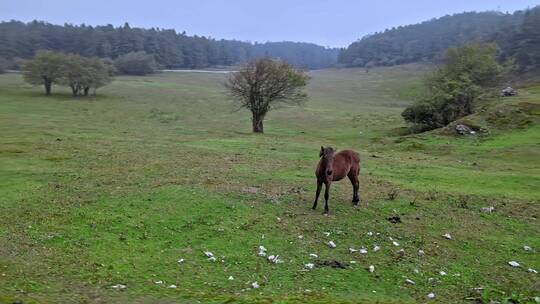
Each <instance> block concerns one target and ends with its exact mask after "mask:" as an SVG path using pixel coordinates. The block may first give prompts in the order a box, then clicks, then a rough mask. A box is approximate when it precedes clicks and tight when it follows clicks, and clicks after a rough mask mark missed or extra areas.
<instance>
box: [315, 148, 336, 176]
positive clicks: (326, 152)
mask: <svg viewBox="0 0 540 304" xmlns="http://www.w3.org/2000/svg"><path fill="white" fill-rule="evenodd" d="M335 153H336V150H335V149H334V148H332V147H326V148H325V147H323V146H321V151H320V152H319V156H320V157H321V162H322V165H323V166H324V168H325V171H326V172H325V173H326V175H327V176H330V175H332V163H333V162H334V155H335Z"/></svg>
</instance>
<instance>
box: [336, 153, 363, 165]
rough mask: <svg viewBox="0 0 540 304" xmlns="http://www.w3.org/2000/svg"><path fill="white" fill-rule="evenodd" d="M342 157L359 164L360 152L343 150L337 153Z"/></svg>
mask: <svg viewBox="0 0 540 304" xmlns="http://www.w3.org/2000/svg"><path fill="white" fill-rule="evenodd" d="M338 154H339V155H341V156H343V157H344V158H347V159H349V161H350V162H351V163H354V164H360V154H359V153H358V152H356V151H353V150H343V151H340V152H339V153H338Z"/></svg>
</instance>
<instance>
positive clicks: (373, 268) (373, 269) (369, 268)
mask: <svg viewBox="0 0 540 304" xmlns="http://www.w3.org/2000/svg"><path fill="white" fill-rule="evenodd" d="M368 271H369V272H371V273H373V272H375V266H373V265H369V267H368Z"/></svg>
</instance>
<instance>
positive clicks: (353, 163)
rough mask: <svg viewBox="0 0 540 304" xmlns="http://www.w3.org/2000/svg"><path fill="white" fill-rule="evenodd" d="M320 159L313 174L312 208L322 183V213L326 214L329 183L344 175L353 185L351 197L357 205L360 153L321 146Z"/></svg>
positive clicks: (314, 206) (340, 178) (317, 198)
mask: <svg viewBox="0 0 540 304" xmlns="http://www.w3.org/2000/svg"><path fill="white" fill-rule="evenodd" d="M319 157H321V160H320V161H319V164H318V165H317V170H316V171H315V175H316V176H317V193H316V194H315V202H314V203H313V208H312V209H313V210H315V209H316V208H317V201H318V200H319V194H321V188H322V184H323V183H324V185H325V188H326V189H325V192H324V200H325V203H324V214H328V196H329V191H330V184H332V182H333V181H339V180H342V179H343V178H344V177H345V176H347V177H349V180H350V181H351V183H352V185H353V198H352V202H353V204H354V205H355V206H358V203H359V202H360V197H359V196H358V189H359V187H360V181H359V180H358V175H359V174H360V154H358V153H356V152H354V151H352V150H343V151H340V152H339V153H336V150H334V149H333V148H332V147H326V148H325V147H322V146H321V152H320V153H319Z"/></svg>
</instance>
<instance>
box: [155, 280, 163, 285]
mask: <svg viewBox="0 0 540 304" xmlns="http://www.w3.org/2000/svg"><path fill="white" fill-rule="evenodd" d="M154 283H156V284H158V285H161V284H163V281H155V282H154Z"/></svg>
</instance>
